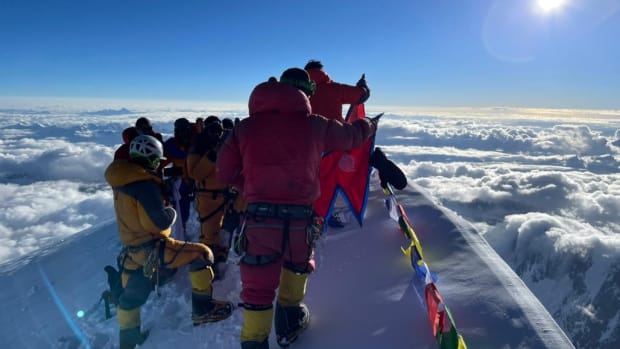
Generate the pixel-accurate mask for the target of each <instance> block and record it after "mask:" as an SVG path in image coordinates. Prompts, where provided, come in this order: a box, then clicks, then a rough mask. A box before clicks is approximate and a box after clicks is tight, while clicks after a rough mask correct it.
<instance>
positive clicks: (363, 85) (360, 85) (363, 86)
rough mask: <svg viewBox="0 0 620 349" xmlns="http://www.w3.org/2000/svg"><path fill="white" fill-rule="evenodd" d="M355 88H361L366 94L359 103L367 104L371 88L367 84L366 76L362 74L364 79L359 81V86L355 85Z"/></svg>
mask: <svg viewBox="0 0 620 349" xmlns="http://www.w3.org/2000/svg"><path fill="white" fill-rule="evenodd" d="M355 86H357V87H361V88H363V89H364V91H365V93H364V94H363V95H362V96H361V97H360V100H359V101H358V102H357V103H358V104H361V103H364V102H366V101H367V100H368V98H369V97H370V88H368V84H367V83H366V74H362V77H361V78H360V79H359V81H358V82H357V84H355Z"/></svg>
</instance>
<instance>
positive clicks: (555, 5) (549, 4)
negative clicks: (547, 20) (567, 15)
mask: <svg viewBox="0 0 620 349" xmlns="http://www.w3.org/2000/svg"><path fill="white" fill-rule="evenodd" d="M565 2H566V1H565V0H537V1H536V3H537V5H538V8H539V9H540V10H541V11H542V12H543V13H549V12H553V11H555V10H558V9H560V8H562V6H564V3H565Z"/></svg>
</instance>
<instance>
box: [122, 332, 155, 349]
mask: <svg viewBox="0 0 620 349" xmlns="http://www.w3.org/2000/svg"><path fill="white" fill-rule="evenodd" d="M148 336H149V331H144V332H141V331H140V327H134V328H128V329H124V330H120V333H119V340H120V349H134V348H135V347H136V345H140V344H142V343H144V341H145V340H146V337H148Z"/></svg>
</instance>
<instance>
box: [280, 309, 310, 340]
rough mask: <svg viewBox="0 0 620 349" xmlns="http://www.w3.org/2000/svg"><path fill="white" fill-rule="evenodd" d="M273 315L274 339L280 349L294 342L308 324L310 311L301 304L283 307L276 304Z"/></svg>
mask: <svg viewBox="0 0 620 349" xmlns="http://www.w3.org/2000/svg"><path fill="white" fill-rule="evenodd" d="M275 313H276V314H275V327H276V339H277V342H278V345H279V346H281V347H282V348H285V347H288V346H289V345H290V344H291V343H293V342H294V341H296V340H297V337H298V336H299V335H300V334H301V332H303V331H304V330H305V329H306V328H307V327H308V325H309V324H310V311H309V310H308V307H307V306H306V305H305V304H303V303H301V304H299V305H298V306H291V307H285V306H282V305H281V304H280V303H279V302H278V303H276V312H275Z"/></svg>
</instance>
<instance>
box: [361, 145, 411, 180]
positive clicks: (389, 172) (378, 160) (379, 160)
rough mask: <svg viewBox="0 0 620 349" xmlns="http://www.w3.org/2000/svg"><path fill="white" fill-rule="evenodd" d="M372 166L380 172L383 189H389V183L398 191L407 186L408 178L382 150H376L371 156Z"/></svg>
mask: <svg viewBox="0 0 620 349" xmlns="http://www.w3.org/2000/svg"><path fill="white" fill-rule="evenodd" d="M370 166H372V167H374V168H376V169H377V171H379V179H380V180H381V187H382V188H384V189H385V188H387V185H388V183H389V184H391V185H392V186H393V187H394V188H396V189H398V190H403V189H405V187H406V186H407V176H405V174H404V173H403V171H402V170H401V169H400V168H398V166H396V164H395V163H394V162H393V161H392V160H390V159H388V158H387V156H386V155H385V153H384V152H383V150H381V148H379V147H377V148H375V151H374V152H373V153H372V155H371V156H370Z"/></svg>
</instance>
